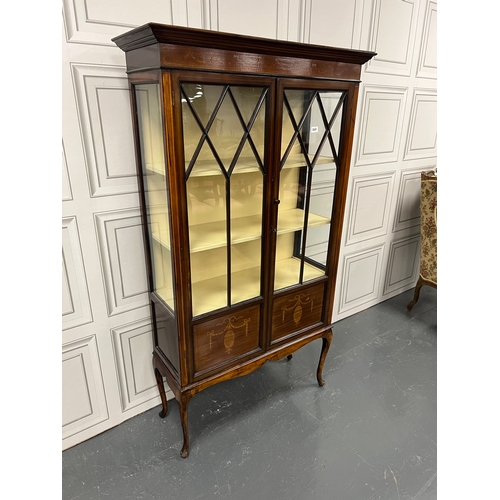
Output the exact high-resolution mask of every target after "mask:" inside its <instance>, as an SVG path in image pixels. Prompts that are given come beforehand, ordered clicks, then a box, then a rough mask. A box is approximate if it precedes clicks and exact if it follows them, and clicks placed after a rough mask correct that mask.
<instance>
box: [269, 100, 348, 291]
mask: <svg viewBox="0 0 500 500" xmlns="http://www.w3.org/2000/svg"><path fill="white" fill-rule="evenodd" d="M344 96H345V94H344V93H343V92H338V91H311V90H286V91H285V95H284V109H283V124H282V126H283V129H282V130H283V131H282V143H281V163H280V167H281V173H280V205H279V212H278V238H277V256H276V257H277V260H276V272H275V285H274V288H275V290H279V289H281V288H285V287H287V286H291V285H296V284H299V283H304V282H305V281H309V280H311V279H314V278H317V277H320V276H324V274H325V272H326V261H327V251H328V243H329V237H330V218H331V215H332V208H333V193H334V185H335V177H336V168H337V167H336V165H337V163H338V150H339V142H340V127H341V120H342V107H343V99H344Z"/></svg>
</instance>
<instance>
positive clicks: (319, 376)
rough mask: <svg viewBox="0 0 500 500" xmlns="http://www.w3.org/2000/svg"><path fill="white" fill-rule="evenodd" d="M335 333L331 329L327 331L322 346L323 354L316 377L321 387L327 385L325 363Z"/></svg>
mask: <svg viewBox="0 0 500 500" xmlns="http://www.w3.org/2000/svg"><path fill="white" fill-rule="evenodd" d="M332 338H333V333H332V331H331V330H329V331H328V333H325V336H324V337H323V345H322V347H321V355H320V357H319V363H318V370H317V371H316V378H317V379H318V384H319V386H320V387H323V386H324V385H325V381H324V380H323V365H324V364H325V359H326V355H327V354H328V349H330V344H331V343H332Z"/></svg>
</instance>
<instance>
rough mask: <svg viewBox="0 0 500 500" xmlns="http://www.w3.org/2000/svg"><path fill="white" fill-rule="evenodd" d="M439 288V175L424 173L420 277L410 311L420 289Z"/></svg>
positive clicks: (410, 304)
mask: <svg viewBox="0 0 500 500" xmlns="http://www.w3.org/2000/svg"><path fill="white" fill-rule="evenodd" d="M424 285H428V286H432V287H434V288H437V173H436V171H434V170H431V171H430V172H422V174H421V189H420V276H419V278H418V281H417V285H416V286H415V293H414V294H413V300H412V301H411V302H410V303H409V304H408V306H407V308H408V311H411V308H412V307H413V306H414V305H415V304H416V303H417V301H418V298H419V295H420V289H421V288H422V286H424Z"/></svg>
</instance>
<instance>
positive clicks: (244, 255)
mask: <svg viewBox="0 0 500 500" xmlns="http://www.w3.org/2000/svg"><path fill="white" fill-rule="evenodd" d="M267 93H268V89H267V88H264V87H242V86H233V85H205V84H194V83H182V84H181V99H182V118H183V140H184V159H185V171H186V186H187V196H188V220H189V245H190V252H191V283H192V287H191V290H192V300H193V316H198V315H200V314H204V313H207V312H210V311H213V310H215V309H220V308H222V307H226V306H231V305H233V304H236V303H238V302H241V301H244V300H248V299H251V298H254V297H258V296H259V295H260V294H261V282H260V281H261V280H260V275H261V254H262V250H261V247H262V205H263V189H264V187H263V186H264V180H263V179H264V175H265V167H264V136H265V117H266V99H267Z"/></svg>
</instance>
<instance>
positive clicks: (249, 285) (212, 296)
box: [193, 257, 325, 316]
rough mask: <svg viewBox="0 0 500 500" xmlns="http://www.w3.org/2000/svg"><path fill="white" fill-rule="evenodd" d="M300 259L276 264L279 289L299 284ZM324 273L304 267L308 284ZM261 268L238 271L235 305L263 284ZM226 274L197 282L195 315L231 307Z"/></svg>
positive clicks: (234, 283)
mask: <svg viewBox="0 0 500 500" xmlns="http://www.w3.org/2000/svg"><path fill="white" fill-rule="evenodd" d="M299 270H300V259H297V258H294V257H292V258H289V259H283V260H280V261H279V262H278V263H277V265H276V276H275V283H276V285H277V287H276V288H277V289H283V288H286V287H289V286H292V285H294V284H296V283H297V276H298V274H299ZM324 274H325V273H324V272H323V271H322V270H321V269H318V268H316V267H314V266H311V265H310V264H307V263H305V264H304V281H309V280H312V279H314V278H319V277H321V276H324ZM260 279H261V276H260V267H252V268H249V269H244V270H243V271H237V272H235V273H232V275H231V283H232V287H231V302H232V303H233V304H237V303H238V302H242V301H244V300H247V299H248V289H252V290H254V289H255V288H256V287H258V286H259V285H260ZM226 287H227V277H226V275H222V276H217V277H215V278H211V279H207V280H203V281H198V282H193V297H196V298H197V300H193V316H199V315H200V314H203V313H206V312H209V311H214V310H216V309H220V308H222V307H225V306H226V305H227V288H226Z"/></svg>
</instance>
